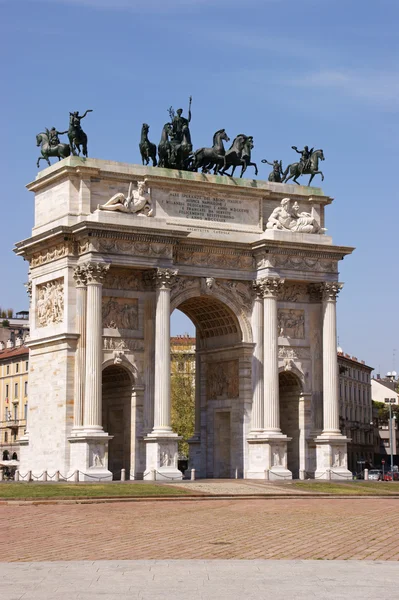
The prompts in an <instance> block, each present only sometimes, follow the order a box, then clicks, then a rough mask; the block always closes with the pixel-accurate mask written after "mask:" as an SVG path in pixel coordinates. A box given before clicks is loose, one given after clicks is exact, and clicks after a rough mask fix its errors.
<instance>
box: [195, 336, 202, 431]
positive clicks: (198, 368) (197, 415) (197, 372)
mask: <svg viewBox="0 0 399 600" xmlns="http://www.w3.org/2000/svg"><path fill="white" fill-rule="evenodd" d="M198 350H199V336H198V333H197V335H196V339H195V421H194V437H200V435H201V356H200V354H199V351H198Z"/></svg>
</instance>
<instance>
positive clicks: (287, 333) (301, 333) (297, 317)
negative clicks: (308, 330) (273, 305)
mask: <svg viewBox="0 0 399 600" xmlns="http://www.w3.org/2000/svg"><path fill="white" fill-rule="evenodd" d="M277 322H278V334H279V336H281V337H287V338H293V339H299V340H301V339H303V338H304V337H305V311H303V310H294V309H285V308H279V309H278V311H277Z"/></svg>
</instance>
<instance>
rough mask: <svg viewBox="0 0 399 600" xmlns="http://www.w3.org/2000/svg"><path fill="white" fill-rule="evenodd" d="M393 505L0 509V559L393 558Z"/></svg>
mask: <svg viewBox="0 0 399 600" xmlns="http://www.w3.org/2000/svg"><path fill="white" fill-rule="evenodd" d="M398 518H399V500H396V499H394V498H393V499H386V498H382V499H378V498H358V499H325V498H315V499H310V498H295V499H293V498H281V499H245V500H235V499H229V500H210V501H195V500H192V501H189V500H183V501H182V500H180V501H178V502H173V501H172V500H165V501H163V502H151V501H141V502H135V503H119V502H116V503H113V504H87V505H83V504H72V505H65V504H60V505H52V504H47V505H43V504H39V505H25V506H24V505H23V504H21V505H4V506H0V539H1V540H8V542H7V544H6V545H5V547H4V552H3V553H2V560H3V561H8V562H14V561H27V562H33V561H56V560H63V561H72V560H89V561H94V560H104V559H107V560H128V559H134V560H137V559H157V560H160V559H168V560H169V559H217V558H220V559H362V560H364V559H369V560H391V561H397V560H399V544H398V538H397V528H396V526H395V523H396V522H397V521H398Z"/></svg>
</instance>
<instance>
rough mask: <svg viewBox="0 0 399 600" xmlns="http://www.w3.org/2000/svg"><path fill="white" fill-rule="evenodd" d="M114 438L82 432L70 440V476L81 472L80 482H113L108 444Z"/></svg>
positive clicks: (104, 434)
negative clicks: (109, 468)
mask: <svg viewBox="0 0 399 600" xmlns="http://www.w3.org/2000/svg"><path fill="white" fill-rule="evenodd" d="M112 437H113V436H110V435H108V434H107V433H102V434H101V433H96V434H94V433H91V432H84V431H82V432H80V434H79V435H76V436H71V437H69V438H68V441H69V443H70V444H71V454H70V456H71V462H70V471H69V473H68V476H70V475H71V474H72V473H74V472H75V471H76V470H78V471H79V481H96V479H98V478H101V481H112V473H111V471H109V470H108V442H109V441H110V440H112Z"/></svg>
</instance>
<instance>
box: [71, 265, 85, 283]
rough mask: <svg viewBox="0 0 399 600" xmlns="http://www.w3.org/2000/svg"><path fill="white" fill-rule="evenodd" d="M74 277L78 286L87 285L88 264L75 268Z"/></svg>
mask: <svg viewBox="0 0 399 600" xmlns="http://www.w3.org/2000/svg"><path fill="white" fill-rule="evenodd" d="M73 278H74V280H75V284H76V287H86V285H87V265H80V266H78V267H76V268H75V269H74V270H73Z"/></svg>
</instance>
